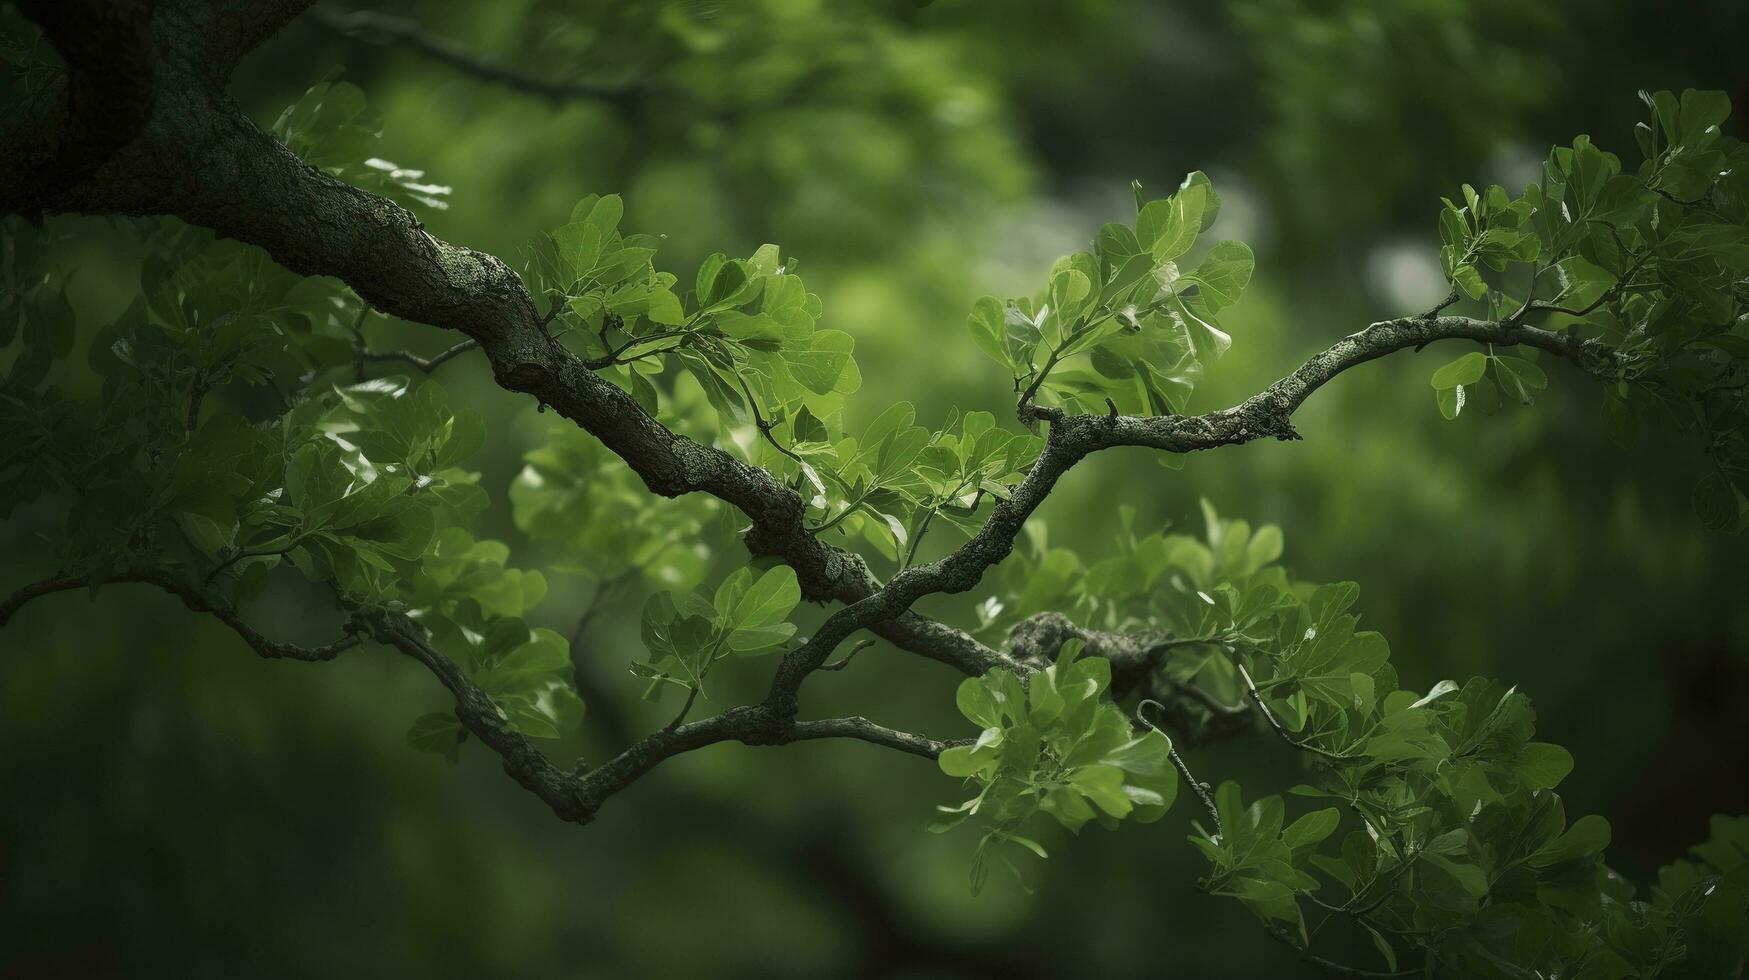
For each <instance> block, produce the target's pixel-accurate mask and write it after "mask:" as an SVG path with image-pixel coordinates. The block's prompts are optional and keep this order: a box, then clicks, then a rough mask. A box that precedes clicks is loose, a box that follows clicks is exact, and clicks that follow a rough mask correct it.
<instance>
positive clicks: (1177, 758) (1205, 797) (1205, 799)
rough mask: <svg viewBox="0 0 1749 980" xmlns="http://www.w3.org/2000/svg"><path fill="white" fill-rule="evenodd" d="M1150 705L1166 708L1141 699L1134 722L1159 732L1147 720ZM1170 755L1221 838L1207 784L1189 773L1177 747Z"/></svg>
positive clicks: (1217, 816) (1219, 826) (1187, 766)
mask: <svg viewBox="0 0 1749 980" xmlns="http://www.w3.org/2000/svg"><path fill="white" fill-rule="evenodd" d="M1150 705H1152V706H1153V708H1154V710H1156V711H1165V710H1166V706H1165V705H1163V704H1161V703H1160V702H1158V701H1155V700H1153V699H1152V698H1143V699H1142V700H1141V702H1139V703H1138V704H1137V705H1136V720H1137V721H1139V722H1141V723H1142V724H1144V725H1146V726H1148V728H1149V729H1151V730H1153V731H1156V732H1160V729H1159V728H1158V727H1157V726H1156V725H1155V724H1154V723H1153V722H1151V721H1149V720H1148V707H1149V706H1150ZM1160 734H1162V735H1165V734H1166V733H1165V732H1160ZM1166 740H1167V741H1168V742H1170V741H1171V740H1172V739H1171V736H1167V739H1166ZM1170 754H1171V756H1172V765H1173V767H1175V768H1176V769H1177V770H1178V774H1179V775H1180V776H1183V777H1184V781H1185V782H1186V783H1189V784H1190V791H1191V792H1192V793H1195V794H1196V798H1197V800H1198V801H1200V802H1201V803H1202V808H1203V809H1204V810H1206V811H1208V815H1209V819H1210V820H1213V821H1214V826H1215V833H1214V836H1215V837H1217V838H1219V837H1221V836H1222V835H1223V834H1224V833H1225V831H1224V830H1223V829H1222V828H1221V811H1220V808H1219V807H1217V806H1215V798H1214V797H1213V796H1210V795H1209V787H1208V784H1207V783H1205V782H1203V781H1202V780H1200V779H1197V778H1196V774H1195V773H1193V772H1191V771H1190V766H1189V764H1187V763H1186V762H1185V761H1184V757H1183V756H1181V755H1179V754H1178V747H1177V746H1173V747H1172V749H1171V750H1170Z"/></svg>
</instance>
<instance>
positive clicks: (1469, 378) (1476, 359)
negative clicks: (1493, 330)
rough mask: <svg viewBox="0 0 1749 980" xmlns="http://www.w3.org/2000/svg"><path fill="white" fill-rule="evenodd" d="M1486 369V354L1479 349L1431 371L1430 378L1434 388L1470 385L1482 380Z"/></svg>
mask: <svg viewBox="0 0 1749 980" xmlns="http://www.w3.org/2000/svg"><path fill="white" fill-rule="evenodd" d="M1487 370H1488V355H1486V354H1484V353H1482V352H1481V351H1470V352H1469V353H1468V354H1465V355H1464V356H1462V357H1460V358H1458V359H1457V360H1455V361H1452V362H1450V363H1448V364H1446V365H1445V366H1443V367H1441V368H1440V369H1439V370H1437V371H1435V372H1433V377H1432V379H1431V380H1432V384H1433V387H1434V389H1435V390H1441V389H1446V388H1455V387H1457V386H1458V385H1472V384H1475V383H1476V382H1478V381H1480V380H1482V375H1483V374H1484V373H1485V372H1486V371H1487ZM1454 414H1455V413H1454Z"/></svg>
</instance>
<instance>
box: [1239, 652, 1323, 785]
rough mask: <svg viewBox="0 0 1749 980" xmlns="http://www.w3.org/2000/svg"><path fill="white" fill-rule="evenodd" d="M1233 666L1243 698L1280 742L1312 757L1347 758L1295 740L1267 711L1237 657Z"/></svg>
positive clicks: (1254, 685)
mask: <svg viewBox="0 0 1749 980" xmlns="http://www.w3.org/2000/svg"><path fill="white" fill-rule="evenodd" d="M1233 666H1235V667H1238V668H1239V676H1240V677H1241V678H1243V679H1244V681H1245V696H1246V697H1248V698H1250V699H1251V703H1252V704H1254V705H1256V706H1257V710H1258V711H1259V712H1261V713H1262V715H1263V720H1264V721H1267V722H1269V727H1270V728H1273V729H1275V733H1276V734H1277V735H1280V736H1281V740H1282V741H1284V742H1286V743H1287V744H1289V745H1291V746H1293V747H1294V748H1296V749H1300V750H1302V751H1305V752H1311V753H1313V754H1314V755H1321V756H1323V757H1324V758H1326V759H1335V760H1338V761H1342V760H1346V759H1348V758H1349V757H1348V756H1347V755H1344V754H1342V753H1341V752H1332V751H1330V750H1329V749H1324V748H1319V747H1318V746H1316V745H1313V744H1312V743H1310V742H1307V741H1304V740H1303V739H1298V738H1295V737H1294V736H1293V733H1292V732H1289V731H1288V730H1287V726H1285V725H1283V724H1282V723H1281V720H1280V719H1278V718H1276V717H1275V712H1273V711H1271V710H1269V705H1268V703H1267V702H1265V701H1264V700H1263V692H1261V691H1259V690H1257V685H1256V684H1255V683H1253V682H1252V680H1251V672H1250V671H1249V670H1246V669H1245V665H1244V664H1243V663H1242V662H1240V660H1239V658H1238V657H1234V658H1233Z"/></svg>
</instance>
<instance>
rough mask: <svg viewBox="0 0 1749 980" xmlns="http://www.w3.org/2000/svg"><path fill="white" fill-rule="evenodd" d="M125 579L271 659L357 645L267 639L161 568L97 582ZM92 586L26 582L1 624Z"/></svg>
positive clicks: (331, 653) (328, 654) (3, 606)
mask: <svg viewBox="0 0 1749 980" xmlns="http://www.w3.org/2000/svg"><path fill="white" fill-rule="evenodd" d="M127 582H143V583H147V584H150V585H155V586H157V587H158V588H160V589H163V590H164V591H165V592H168V593H170V594H171V595H173V596H176V597H177V598H178V599H181V600H182V604H183V605H185V606H187V607H188V608H189V609H191V610H193V611H194V612H199V613H210V614H211V615H212V616H213V618H214V619H217V620H218V621H219V622H221V623H224V624H225V625H226V626H229V627H230V628H231V629H232V631H234V632H235V633H236V634H237V635H238V636H240V637H242V639H243V642H244V643H247V644H249V648H250V649H251V650H254V651H255V652H256V653H257V654H258V655H260V656H262V657H266V658H268V659H270V660H303V661H306V662H319V661H323V660H333V659H334V658H335V657H337V656H339V655H340V654H341V653H343V652H345V651H347V650H350V649H352V648H353V647H355V646H357V645H358V638H357V637H356V636H347V637H343V638H341V639H339V640H336V641H334V642H333V643H328V644H325V645H323V646H319V647H305V646H299V645H297V644H295V643H282V642H280V641H278V640H272V639H269V638H267V637H266V636H263V635H262V634H261V633H260V632H258V631H257V630H256V629H255V628H254V627H252V626H250V625H249V624H248V623H246V622H244V621H243V619H242V617H240V616H238V615H237V613H236V611H235V610H233V609H231V608H230V607H228V606H225V605H223V604H221V603H219V602H218V601H217V600H215V599H213V598H211V597H209V596H207V595H206V594H205V593H203V592H201V591H200V590H198V589H196V588H194V587H193V586H191V585H189V584H187V583H185V582H183V581H181V580H180V579H178V578H176V577H175V576H174V575H171V574H170V573H169V572H166V571H162V570H156V569H144V570H140V571H134V572H124V573H121V574H119V575H112V576H108V577H106V578H103V579H102V580H100V582H99V584H101V585H114V584H121V583H127ZM91 585H92V580H91V578H90V577H89V576H60V577H56V578H48V579H44V580H42V581H40V582H33V583H31V584H29V585H26V586H24V587H22V588H20V589H19V590H18V591H16V592H14V593H12V594H11V595H9V596H7V597H6V598H5V599H4V600H3V601H0V627H4V626H5V625H6V624H7V623H8V622H10V621H11V619H12V617H13V616H14V615H15V614H17V612H18V610H20V609H22V608H24V606H25V604H26V603H28V602H30V601H31V600H33V599H38V598H41V597H43V596H45V595H52V594H54V593H56V592H71V591H73V590H76V589H84V588H88V587H90V586H91Z"/></svg>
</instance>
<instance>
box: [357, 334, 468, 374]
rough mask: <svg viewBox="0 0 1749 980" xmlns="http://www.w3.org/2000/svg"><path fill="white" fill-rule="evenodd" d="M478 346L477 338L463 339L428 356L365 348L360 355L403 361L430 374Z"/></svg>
mask: <svg viewBox="0 0 1749 980" xmlns="http://www.w3.org/2000/svg"><path fill="white" fill-rule="evenodd" d="M479 346H480V342H479V341H477V340H464V341H462V342H461V343H459V344H456V345H455V346H454V347H451V348H449V349H448V350H445V351H441V352H439V353H436V354H433V355H432V356H430V357H420V356H419V355H418V354H415V353H413V352H412V351H409V350H367V351H365V352H363V354H362V356H363V358H364V359H365V360H370V361H405V362H406V363H408V364H411V365H413V366H414V367H416V368H418V369H419V370H421V371H424V372H425V373H426V374H430V373H431V372H433V371H435V370H437V369H438V368H439V367H441V366H443V364H444V363H446V362H448V361H449V360H451V359H452V358H455V357H457V356H459V355H461V354H466V353H467V352H468V351H471V350H473V349H474V348H476V347H479Z"/></svg>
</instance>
